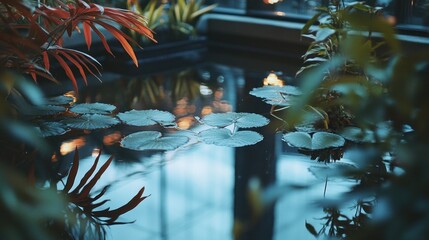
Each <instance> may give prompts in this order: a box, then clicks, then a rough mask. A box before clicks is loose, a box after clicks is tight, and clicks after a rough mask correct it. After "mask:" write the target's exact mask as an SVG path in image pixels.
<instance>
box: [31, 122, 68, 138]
mask: <svg viewBox="0 0 429 240" xmlns="http://www.w3.org/2000/svg"><path fill="white" fill-rule="evenodd" d="M37 129H38V130H39V131H40V134H41V136H42V137H52V136H60V135H63V134H65V133H66V132H68V131H70V128H68V127H67V126H66V125H65V124H63V123H60V122H42V123H40V124H39V126H38V127H37Z"/></svg>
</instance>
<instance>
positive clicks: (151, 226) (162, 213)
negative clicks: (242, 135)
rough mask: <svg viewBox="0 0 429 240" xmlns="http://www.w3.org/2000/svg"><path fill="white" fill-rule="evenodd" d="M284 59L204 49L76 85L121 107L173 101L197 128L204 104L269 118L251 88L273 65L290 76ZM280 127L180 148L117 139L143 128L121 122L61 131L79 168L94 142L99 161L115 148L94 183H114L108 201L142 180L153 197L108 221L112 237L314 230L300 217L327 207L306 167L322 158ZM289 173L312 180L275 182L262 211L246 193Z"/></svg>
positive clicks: (89, 97)
mask: <svg viewBox="0 0 429 240" xmlns="http://www.w3.org/2000/svg"><path fill="white" fill-rule="evenodd" d="M213 55H215V54H213ZM283 64H284V63H283V62H279V61H274V62H272V61H271V60H269V59H264V58H259V57H258V56H254V57H253V58H251V59H250V60H249V58H248V57H244V58H238V57H233V56H215V57H213V56H212V57H210V55H209V57H206V60H205V61H204V62H202V63H199V64H193V65H192V66H188V67H184V68H178V69H169V70H168V71H163V72H157V73H151V74H143V75H140V74H138V73H135V72H133V73H132V74H127V73H126V72H125V73H120V74H118V73H110V74H109V73H108V74H105V75H106V76H109V77H108V78H109V79H106V80H104V81H105V82H104V83H103V84H102V85H100V86H93V87H88V88H84V89H82V90H81V92H80V97H79V102H103V103H110V104H113V105H115V106H117V107H118V111H121V112H123V111H128V110H130V109H160V110H165V111H169V112H172V113H173V114H174V115H175V116H176V119H177V121H176V122H177V124H178V126H179V127H180V128H182V129H193V128H198V121H197V119H198V118H201V117H203V116H205V115H207V114H210V113H220V112H229V111H235V112H254V113H259V114H262V115H264V116H266V117H268V118H270V119H272V117H270V115H269V111H270V106H269V105H267V104H265V103H263V102H262V101H261V100H260V99H257V98H256V97H253V96H251V95H249V94H248V92H249V91H250V90H251V89H253V88H255V87H261V86H262V85H263V80H264V78H265V77H266V76H267V75H268V73H269V72H270V71H273V70H274V71H283V73H281V74H278V75H279V77H280V78H282V79H286V80H285V84H294V83H293V82H290V81H289V80H287V79H289V78H288V76H293V75H294V72H295V71H296V68H297V67H296V66H295V65H294V64H289V66H288V65H286V64H285V65H283ZM143 68H144V66H143ZM280 127H281V123H280V122H278V121H277V122H276V121H274V120H272V122H271V124H270V125H269V126H267V127H264V128H260V129H255V131H258V132H260V133H261V134H262V135H263V136H264V140H263V141H262V142H260V143H258V144H256V145H254V146H248V147H242V148H236V149H234V148H229V147H218V146H214V145H206V144H203V143H198V144H193V145H191V146H188V147H186V148H179V149H178V150H176V151H170V152H144V153H139V152H135V151H131V150H126V149H122V148H121V147H119V144H118V142H119V141H120V139H121V138H122V137H124V136H126V135H127V134H129V133H132V132H135V131H137V130H140V128H130V127H121V126H118V127H114V128H111V129H108V130H103V131H94V132H92V133H90V134H89V135H85V136H76V137H75V138H72V139H67V140H65V141H64V142H62V143H61V146H60V149H61V154H62V155H64V157H65V158H69V159H70V158H71V157H72V151H73V150H74V146H78V147H79V153H80V155H81V156H82V157H84V158H83V159H82V161H81V163H80V170H79V174H80V177H81V176H82V175H83V173H84V172H85V170H87V169H89V168H90V166H91V165H92V163H93V159H94V156H96V153H97V152H98V149H100V148H102V149H103V155H102V160H104V161H105V160H107V158H108V157H109V156H110V155H111V154H114V155H115V161H114V162H113V164H112V165H111V166H110V167H109V169H108V170H107V171H106V173H105V174H104V175H103V177H102V178H101V180H100V181H99V183H98V187H99V188H101V187H102V186H104V185H106V184H112V188H111V189H110V190H109V191H108V193H107V194H106V195H105V197H106V198H108V199H111V201H110V202H109V206H111V208H115V207H119V206H120V205H122V204H124V203H126V202H127V201H128V200H129V199H131V198H132V196H134V194H135V193H137V192H138V190H139V189H140V188H141V187H142V186H145V187H146V190H145V194H146V195H148V196H149V197H148V198H147V199H145V200H144V201H143V202H142V203H141V204H140V205H139V206H138V207H137V208H135V209H134V210H132V211H131V212H129V213H127V214H125V215H124V216H123V218H122V219H120V221H134V220H135V222H134V223H133V224H127V225H119V226H112V227H111V228H110V230H111V231H110V233H109V238H110V239H128V240H133V239H141V240H158V239H160V240H161V239H162V240H166V239H173V240H182V239H183V240H185V239H187V240H189V239H199V240H219V239H223V240H228V239H234V235H237V234H239V235H241V236H244V238H243V239H259V240H265V239H267V240H269V239H276V240H277V239H279V240H280V239H312V236H311V235H310V234H309V233H308V232H307V230H306V228H305V222H306V221H307V222H310V223H312V224H313V225H314V226H315V227H316V228H319V226H320V223H319V221H318V220H317V218H320V217H323V211H322V210H321V209H320V208H319V207H318V206H317V205H316V204H315V199H319V198H321V197H323V193H324V187H325V185H324V183H325V182H324V181H323V180H322V181H321V180H318V179H317V178H316V177H315V176H313V175H312V174H311V173H310V172H309V171H308V168H309V167H310V166H314V165H317V164H319V163H316V162H314V161H311V160H309V157H307V156H304V155H301V154H299V153H297V152H296V151H295V150H292V149H291V148H289V147H288V146H286V144H285V143H284V142H282V141H281V133H276V132H277V130H279V128H280ZM146 129H147V128H146ZM152 129H155V130H165V129H163V128H161V127H154V128H152ZM167 131H171V130H167ZM320 164H321V163H320ZM78 179H79V176H78ZM290 183H291V184H304V185H310V186H311V188H307V189H304V190H291V189H288V188H281V187H279V188H276V189H277V190H276V191H274V195H275V196H276V197H274V198H273V199H277V201H275V202H273V204H272V205H269V206H268V207H266V208H265V209H264V211H263V212H260V214H258V213H259V212H257V211H256V212H255V209H254V208H252V207H251V206H252V204H251V203H249V202H250V201H249V196H250V195H251V194H252V193H253V194H255V193H256V194H257V193H258V192H262V191H264V189H268V188H272V187H273V186H284V185H286V184H290ZM347 185H348V184H347V183H346V184H345V183H339V182H335V181H332V182H329V185H328V189H327V193H326V194H327V196H330V195H331V196H332V195H335V194H338V193H339V192H342V191H345V190H346V189H347ZM279 189H280V190H279ZM249 194H250V195H249Z"/></svg>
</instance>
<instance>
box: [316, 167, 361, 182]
mask: <svg viewBox="0 0 429 240" xmlns="http://www.w3.org/2000/svg"><path fill="white" fill-rule="evenodd" d="M308 171H309V172H311V174H313V176H314V177H316V178H317V179H319V180H323V181H325V180H326V178H329V179H332V178H340V180H344V178H343V177H344V176H347V174H348V173H350V172H353V171H356V167H355V166H354V165H352V164H349V163H342V162H335V163H330V164H323V165H317V166H311V167H309V168H308Z"/></svg>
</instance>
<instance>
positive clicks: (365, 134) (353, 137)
mask: <svg viewBox="0 0 429 240" xmlns="http://www.w3.org/2000/svg"><path fill="white" fill-rule="evenodd" d="M339 134H340V135H341V136H342V137H344V138H345V139H347V140H349V141H352V142H370V143H372V142H375V137H374V132H373V131H371V130H368V129H367V130H363V129H361V128H358V127H345V128H343V129H342V130H341V131H340V132H339Z"/></svg>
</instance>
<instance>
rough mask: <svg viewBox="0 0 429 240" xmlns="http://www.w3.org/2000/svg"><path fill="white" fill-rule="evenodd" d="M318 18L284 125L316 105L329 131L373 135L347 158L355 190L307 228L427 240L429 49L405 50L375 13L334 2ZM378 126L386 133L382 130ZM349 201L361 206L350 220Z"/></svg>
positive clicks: (345, 235)
mask: <svg viewBox="0 0 429 240" xmlns="http://www.w3.org/2000/svg"><path fill="white" fill-rule="evenodd" d="M319 11H320V12H319V13H317V14H316V15H315V16H314V17H313V18H312V19H310V21H309V22H308V24H306V25H305V27H304V29H303V33H310V35H309V36H310V37H311V38H312V39H313V40H314V41H313V43H312V44H311V45H310V48H309V49H308V51H307V53H306V54H304V56H303V58H304V61H305V63H304V67H303V68H302V69H301V70H300V71H299V72H298V77H299V78H300V80H301V90H302V92H303V94H302V95H300V96H297V99H296V101H294V104H293V105H292V106H291V107H290V108H288V112H287V115H286V117H285V118H286V119H290V120H291V121H293V120H295V121H296V120H297V119H300V118H302V109H303V108H305V106H307V105H311V106H316V107H318V108H320V109H322V110H323V111H325V112H326V113H327V114H328V116H329V123H330V125H329V129H330V131H332V130H334V131H337V130H341V129H342V128H343V127H344V126H357V127H359V128H360V129H362V133H365V132H371V133H373V134H374V136H373V140H372V141H371V142H370V143H359V144H358V146H359V149H360V150H359V151H360V153H359V154H357V155H356V156H354V157H353V156H352V157H350V159H351V160H352V161H353V162H354V163H355V164H356V165H357V166H358V168H357V170H356V171H353V172H344V173H343V175H344V176H345V177H352V178H354V179H356V180H357V185H356V186H355V187H353V188H352V189H350V192H349V193H347V194H345V195H344V196H343V198H342V199H341V200H338V201H334V202H333V203H332V202H331V203H330V206H329V207H328V208H325V212H326V217H324V218H323V220H325V221H326V222H325V224H324V225H323V227H322V229H320V230H316V229H315V228H314V227H313V226H312V225H310V224H308V223H307V224H306V227H307V229H308V231H309V232H310V233H312V234H313V235H315V236H325V237H329V238H334V239H365V238H368V239H426V238H427V237H428V236H429V230H428V229H429V228H428V226H429V196H428V194H427V188H428V186H429V179H428V177H427V176H428V174H427V169H428V163H429V159H427V154H426V153H425V152H427V150H425V149H428V147H429V125H428V122H429V98H428V96H427V94H426V93H425V91H426V89H428V85H429V84H428V82H427V81H426V76H427V74H428V71H429V66H428V64H429V51H428V50H429V49H425V48H422V49H418V51H413V52H409V51H407V52H406V51H403V50H402V47H401V45H400V43H399V41H398V40H397V39H396V36H395V33H394V32H395V31H394V29H393V27H392V26H391V25H389V23H388V21H387V20H386V19H384V18H383V16H382V15H381V14H379V13H380V11H381V9H379V8H377V7H375V8H374V7H370V6H368V5H365V4H364V3H356V2H355V3H352V4H350V5H343V3H342V2H341V1H331V5H330V6H329V7H327V8H325V7H322V8H319ZM315 23H318V26H315V27H312V25H313V24H315ZM312 29H315V30H312ZM332 107H334V110H335V111H332ZM338 110H341V111H339V114H338V113H337V114H334V112H336V111H338ZM343 114H346V116H347V121H346V122H345V124H340V123H341V122H342V120H341V119H342V118H343V117H342V116H343ZM338 120H340V121H339V122H338ZM333 122H336V123H335V124H334V125H333V124H332V123H333ZM383 124H384V125H386V126H389V127H386V128H385V129H384V130H383V131H380V130H379V126H380V125H383ZM405 126H410V127H411V129H412V130H411V131H404V127H405ZM316 131H320V129H319V130H317V129H316ZM386 156H389V157H386ZM368 198H371V199H372V198H374V199H375V200H374V201H370V202H368V201H367V200H365V199H368ZM350 201H355V202H359V204H358V205H356V206H355V209H356V212H357V214H355V215H354V216H349V215H348V214H346V213H344V214H343V213H341V212H342V210H341V209H342V208H347V206H344V204H345V203H347V202H350Z"/></svg>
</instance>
